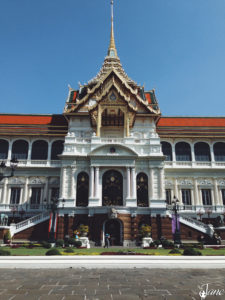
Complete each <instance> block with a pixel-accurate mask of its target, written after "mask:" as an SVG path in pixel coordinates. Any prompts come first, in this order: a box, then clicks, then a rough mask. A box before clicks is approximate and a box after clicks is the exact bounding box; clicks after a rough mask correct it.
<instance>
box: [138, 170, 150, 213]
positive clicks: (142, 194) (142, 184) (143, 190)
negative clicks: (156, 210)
mask: <svg viewBox="0 0 225 300" xmlns="http://www.w3.org/2000/svg"><path fill="white" fill-rule="evenodd" d="M137 206H141V207H148V206H149V205H148V176H147V175H145V174H144V173H139V174H138V175H137Z"/></svg>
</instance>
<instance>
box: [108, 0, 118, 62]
mask: <svg viewBox="0 0 225 300" xmlns="http://www.w3.org/2000/svg"><path fill="white" fill-rule="evenodd" d="M110 1H111V2H110V3H111V36H110V44H109V49H108V56H111V57H117V51H116V45H115V39H114V29H113V0H110Z"/></svg>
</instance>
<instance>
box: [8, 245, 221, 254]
mask: <svg viewBox="0 0 225 300" xmlns="http://www.w3.org/2000/svg"><path fill="white" fill-rule="evenodd" d="M4 249H5V250H9V251H10V253H11V255H13V256H43V255H45V253H46V252H47V251H48V250H49V249H46V248H42V247H37V248H32V249H28V248H24V247H21V248H16V249H12V248H10V247H4ZM58 249H59V251H60V252H61V253H62V254H63V255H66V256H68V255H100V254H101V253H102V252H121V251H123V252H127V251H132V252H137V253H142V254H148V255H159V256H160V255H169V252H170V251H171V249H163V248H159V249H141V248H129V249H127V248H113V247H112V248H105V249H104V248H91V249H77V248H73V250H74V253H65V254H64V249H63V248H58ZM197 250H199V249H197ZM180 251H181V253H182V252H183V250H182V249H180ZM199 251H200V252H201V253H202V255H206V256H219V255H225V249H218V250H215V249H212V248H206V249H202V250H199Z"/></svg>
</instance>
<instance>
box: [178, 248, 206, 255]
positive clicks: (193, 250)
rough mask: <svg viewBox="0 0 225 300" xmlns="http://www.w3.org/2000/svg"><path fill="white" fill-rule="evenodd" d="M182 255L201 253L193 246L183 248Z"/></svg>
mask: <svg viewBox="0 0 225 300" xmlns="http://www.w3.org/2000/svg"><path fill="white" fill-rule="evenodd" d="M183 255H202V253H201V252H200V251H198V250H196V249H194V248H185V249H184V252H183Z"/></svg>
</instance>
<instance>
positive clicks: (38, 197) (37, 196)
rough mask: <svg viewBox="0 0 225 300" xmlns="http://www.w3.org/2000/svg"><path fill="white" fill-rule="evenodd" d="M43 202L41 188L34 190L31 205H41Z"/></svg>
mask: <svg viewBox="0 0 225 300" xmlns="http://www.w3.org/2000/svg"><path fill="white" fill-rule="evenodd" d="M40 202H41V188H32V193H31V199H30V203H31V204H40Z"/></svg>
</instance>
